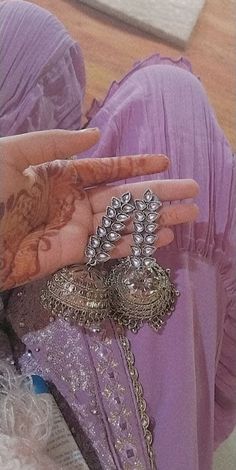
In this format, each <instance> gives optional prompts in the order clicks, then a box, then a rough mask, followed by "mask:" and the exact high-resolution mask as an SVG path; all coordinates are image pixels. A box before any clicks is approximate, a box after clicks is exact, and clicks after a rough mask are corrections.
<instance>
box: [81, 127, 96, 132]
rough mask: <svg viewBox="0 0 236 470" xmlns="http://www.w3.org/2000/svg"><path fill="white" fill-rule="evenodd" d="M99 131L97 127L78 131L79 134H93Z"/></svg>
mask: <svg viewBox="0 0 236 470" xmlns="http://www.w3.org/2000/svg"><path fill="white" fill-rule="evenodd" d="M95 131H99V129H98V127H86V129H80V131H79V132H95Z"/></svg>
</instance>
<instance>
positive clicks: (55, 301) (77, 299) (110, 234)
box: [41, 192, 135, 330]
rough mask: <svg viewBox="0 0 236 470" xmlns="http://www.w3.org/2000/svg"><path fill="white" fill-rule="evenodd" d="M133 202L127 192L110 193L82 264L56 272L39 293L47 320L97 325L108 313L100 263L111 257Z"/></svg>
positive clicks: (104, 274)
mask: <svg viewBox="0 0 236 470" xmlns="http://www.w3.org/2000/svg"><path fill="white" fill-rule="evenodd" d="M134 209H135V206H134V203H133V200H132V195H131V193H130V192H126V193H125V194H123V195H122V196H121V197H120V198H116V197H113V198H112V200H111V205H110V206H108V207H107V209H106V215H104V216H103V217H102V221H101V225H99V226H98V227H97V230H96V234H95V235H92V236H91V237H90V239H89V242H88V245H87V247H86V250H85V255H86V257H87V259H88V262H87V264H86V265H73V266H68V267H66V268H63V269H61V270H60V271H58V272H56V273H55V274H54V275H53V276H52V277H51V278H50V280H49V281H48V282H47V288H46V290H44V291H43V292H42V294H41V302H42V305H43V306H44V307H45V308H46V309H50V311H51V313H52V317H51V320H53V319H55V318H56V317H61V318H63V319H64V320H66V321H69V322H72V323H75V324H79V325H83V326H86V327H89V328H92V329H93V330H94V328H96V330H98V329H99V325H100V324H101V322H102V321H103V320H104V319H105V318H106V317H107V316H109V314H110V296H109V283H108V273H107V271H106V270H105V269H104V267H103V264H104V263H105V262H106V261H108V260H109V259H110V257H111V251H112V250H113V248H114V247H115V243H116V242H117V241H118V240H119V239H120V238H121V235H120V232H121V231H122V230H123V229H124V228H125V223H126V222H127V221H128V220H129V218H130V216H131V214H132V212H133V211H134Z"/></svg>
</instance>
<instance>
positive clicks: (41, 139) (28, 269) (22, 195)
mask: <svg viewBox="0 0 236 470" xmlns="http://www.w3.org/2000/svg"><path fill="white" fill-rule="evenodd" d="M98 137H99V132H98V131H97V130H95V132H94V131H92V130H91V131H88V132H83V133H80V132H79V133H78V132H70V131H45V132H36V133H31V134H27V135H22V136H14V137H9V138H3V139H1V141H0V150H1V152H0V175H1V177H2V184H1V188H3V191H2V192H3V198H2V199H1V202H0V241H1V245H0V274H1V279H0V285H1V287H2V289H7V288H12V287H15V286H16V285H20V284H24V283H26V282H28V281H30V280H33V279H37V278H39V277H43V276H45V275H46V274H50V273H52V272H54V271H55V270H57V269H59V268H61V267H63V266H65V265H69V264H73V263H82V262H84V261H85V259H84V250H85V247H86V244H87V242H88V237H89V235H91V234H92V233H93V232H94V230H95V227H96V226H97V225H98V223H99V221H100V220H101V217H102V215H103V214H104V212H105V210H106V206H107V205H109V202H110V199H111V197H112V196H120V195H121V194H122V193H123V192H125V191H127V187H126V186H125V185H120V186H113V187H112V186H106V183H110V182H112V181H116V180H121V179H124V178H129V177H133V176H139V175H140V176H141V175H146V174H153V173H158V172H160V171H163V170H165V169H166V167H167V165H168V160H167V158H166V157H164V156H160V155H159V156H158V155H150V156H148V155H138V156H127V157H116V158H102V159H82V160H73V161H68V160H56V159H62V158H63V157H65V156H68V155H69V156H71V155H73V154H74V153H79V152H81V151H83V150H84V149H86V148H89V147H91V146H92V145H93V144H94V143H96V141H97V140H98ZM147 187H150V189H151V190H153V191H154V192H157V193H158V194H159V196H160V198H161V199H163V200H174V199H184V198H191V197H193V196H194V195H196V193H197V185H196V183H195V182H194V181H192V180H178V181H151V182H148V183H136V184H130V185H129V190H130V191H132V193H133V195H134V197H138V198H139V197H141V196H142V193H143V192H144V190H145V189H146V188H147ZM86 188H91V189H86ZM196 215H197V208H196V206H195V205H193V204H190V203H189V204H184V205H182V204H176V205H174V206H173V207H171V206H170V207H169V208H168V207H166V208H164V209H162V215H161V218H160V223H161V225H162V226H163V227H162V228H161V230H160V231H159V241H158V244H159V246H161V245H166V244H168V243H170V242H171V241H172V239H173V232H172V230H171V229H170V228H168V227H166V226H170V225H174V224H176V223H182V222H187V221H191V220H194V219H195V217H196ZM131 230H132V228H131V226H128V227H127V228H126V229H125V230H124V236H123V237H122V241H121V242H120V243H119V244H118V246H117V247H116V249H115V250H114V252H113V254H112V256H113V257H117V258H118V257H122V256H126V255H127V254H128V253H129V245H130V242H131Z"/></svg>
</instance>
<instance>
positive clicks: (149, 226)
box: [41, 189, 179, 333]
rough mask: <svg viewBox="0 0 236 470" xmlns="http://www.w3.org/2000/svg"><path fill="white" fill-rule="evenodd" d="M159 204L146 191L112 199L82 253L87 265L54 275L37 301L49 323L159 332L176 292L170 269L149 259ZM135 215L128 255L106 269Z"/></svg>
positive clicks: (169, 312)
mask: <svg viewBox="0 0 236 470" xmlns="http://www.w3.org/2000/svg"><path fill="white" fill-rule="evenodd" d="M161 207H162V203H161V201H160V200H159V199H158V197H157V196H156V195H155V194H153V193H152V191H151V190H149V189H147V190H146V191H145V193H144V196H143V199H137V200H135V201H134V200H133V198H132V195H131V193H130V192H127V193H125V194H123V195H122V196H121V198H116V197H113V198H112V200H111V205H110V206H109V207H107V210H106V214H105V215H104V216H103V218H102V222H101V225H100V226H98V228H97V231H96V234H95V235H92V236H91V237H90V239H89V243H88V245H87V247H86V250H85V255H86V257H87V258H88V262H87V265H72V266H68V267H66V268H63V269H61V270H60V271H58V272H57V273H55V274H54V275H53V276H52V278H51V279H50V280H49V281H48V283H47V289H46V291H43V293H42V296H41V301H42V304H43V306H44V307H45V308H49V309H50V310H51V312H52V318H54V317H58V316H59V317H62V318H63V319H65V320H67V321H70V322H72V323H75V324H78V325H82V326H85V327H88V328H92V329H93V330H94V331H96V329H97V330H99V329H100V325H101V323H102V321H103V320H105V319H106V318H107V317H108V318H110V319H112V320H114V321H115V322H117V323H118V324H120V325H122V326H123V327H125V328H128V329H130V330H131V331H132V332H134V333H136V332H137V331H138V330H139V328H140V327H142V326H143V324H144V323H148V324H149V325H150V326H152V327H153V328H154V329H155V330H159V329H160V328H161V327H162V326H163V325H164V323H165V320H166V319H167V318H168V317H169V316H170V315H171V313H172V312H173V311H174V308H175V303H176V298H177V296H178V295H179V292H178V290H176V289H175V287H174V285H173V284H172V283H171V281H170V270H169V269H164V268H163V267H161V266H160V265H159V264H157V262H156V259H155V258H154V257H153V255H154V253H155V251H156V247H155V241H156V239H157V234H156V233H155V232H156V230H157V229H158V228H159V225H158V218H159V216H160V212H159V211H160V209H161ZM133 213H134V221H133V226H134V231H133V235H132V236H133V244H132V246H131V251H132V254H131V256H129V257H127V258H124V259H122V260H121V261H119V262H118V263H116V264H115V265H114V266H112V267H111V268H110V271H108V270H105V269H104V267H103V266H102V267H101V265H103V264H104V263H105V262H107V261H108V260H110V257H111V251H112V250H113V248H114V247H115V244H116V243H117V241H119V240H120V238H121V234H120V232H121V231H122V230H124V228H125V224H126V222H127V221H128V220H129V219H130V217H131V215H132V214H133Z"/></svg>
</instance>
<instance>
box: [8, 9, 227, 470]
mask: <svg viewBox="0 0 236 470" xmlns="http://www.w3.org/2000/svg"><path fill="white" fill-rule="evenodd" d="M0 16H1V17H0V19H1V22H0V24H1V26H0V38H1V70H2V71H3V73H2V74H1V77H0V88H1V98H0V132H1V135H10V134H14V133H21V132H28V131H31V130H41V129H51V128H68V129H71V128H79V127H80V118H81V105H82V99H83V93H84V87H85V80H84V66H83V60H82V55H81V51H80V48H79V46H78V44H76V43H74V42H73V40H72V39H71V38H70V37H69V35H68V33H67V32H66V31H65V30H64V28H63V26H62V25H61V24H60V23H59V22H58V21H57V20H56V19H55V18H54V17H53V16H52V15H50V14H48V13H46V12H45V11H44V10H42V9H40V8H38V7H36V6H34V5H31V4H29V3H28V2H27V3H22V2H19V1H17V2H14V1H11V2H10V3H8V2H7V3H5V2H3V3H1V5H0ZM89 119H90V121H89V126H93V127H94V126H98V127H99V128H100V129H101V135H102V137H101V140H100V142H99V143H98V144H97V146H96V147H95V148H93V149H92V150H90V151H88V152H86V153H84V154H83V157H85V156H86V157H88V156H96V157H103V156H108V155H109V156H110V155H111V156H113V155H127V154H134V153H157V152H160V153H166V154H167V155H168V156H169V157H170V160H171V166H170V168H169V169H168V171H166V172H165V173H162V174H161V175H153V179H156V178H164V179H166V178H194V179H195V180H196V181H197V182H198V183H199V185H200V194H199V196H198V198H197V203H198V204H199V207H200V215H199V217H198V220H197V222H196V223H194V224H185V225H183V226H177V227H176V228H175V241H174V242H173V243H172V244H171V245H169V246H168V247H166V248H162V249H159V250H158V252H157V258H158V261H159V262H160V264H162V265H163V266H165V267H170V268H171V271H172V279H173V281H175V283H176V285H177V287H178V289H179V290H180V292H181V296H180V298H179V299H178V303H177V307H176V310H175V312H174V314H173V316H172V317H171V318H170V319H169V321H168V323H167V325H166V327H165V328H164V330H163V331H162V332H161V333H156V332H155V331H154V330H152V329H151V328H150V327H148V326H144V327H143V328H142V329H141V330H140V331H139V333H138V334H136V335H135V334H132V333H127V334H126V339H125V340H123V341H120V339H119V330H118V328H117V327H116V326H115V325H114V324H112V323H111V322H109V321H108V322H106V324H104V328H103V330H102V332H101V333H91V332H90V333H88V332H86V331H85V330H84V329H83V328H78V327H72V326H70V325H68V324H66V323H64V322H63V321H62V320H57V321H55V322H54V323H51V324H50V323H49V312H46V311H45V310H43V309H42V307H41V305H40V291H41V289H42V287H43V286H44V285H45V280H44V281H40V282H35V283H33V284H31V285H30V286H27V287H26V286H25V287H23V288H19V289H16V290H15V291H14V292H13V293H12V295H11V298H10V301H9V304H8V309H7V315H8V319H9V321H10V323H11V325H12V339H13V340H14V341H13V342H14V344H15V355H16V356H17V358H18V361H19V364H20V365H21V367H22V370H23V371H26V372H29V373H31V372H35V371H37V372H39V373H41V374H42V375H43V376H44V377H45V378H46V379H47V380H48V381H49V382H50V383H51V384H52V388H53V390H54V391H55V394H56V396H57V397H58V399H59V403H60V404H61V407H62V409H63V411H64V413H65V416H66V418H67V419H68V422H69V424H70V426H71V429H72V431H73V433H74V435H75V438H76V439H77V441H78V443H79V445H80V446H81V449H82V452H83V454H84V457H85V459H86V460H87V462H88V464H89V466H90V468H91V469H93V470H94V469H95V470H96V469H104V470H115V469H124V470H141V469H142V470H149V469H151V468H158V469H159V470H170V469H171V470H209V469H210V468H211V466H212V455H213V449H214V447H217V446H218V445H219V443H220V442H222V441H223V440H224V439H225V438H226V437H227V436H228V435H229V433H230V432H231V431H232V430H233V427H234V425H235V422H236V324H235V323H236V322H235V320H236V318H235V313H236V305H235V304H236V298H235V297H236V296H235V264H234V263H235V232H236V230H235V222H236V220H235V161H234V159H233V156H232V152H231V150H230V147H229V145H228V142H227V141H226V139H225V137H224V134H223V132H222V130H221V129H220V128H219V126H218V124H217V121H216V118H215V116H214V113H213V111H212V109H211V107H210V106H209V103H208V101H207V97H206V94H205V92H204V90H203V88H202V85H201V83H200V82H199V80H198V79H197V78H196V77H195V76H194V75H193V74H192V73H191V67H190V65H189V63H188V62H187V61H186V60H184V59H180V60H178V61H172V60H171V59H168V58H162V57H160V56H159V55H154V56H153V57H151V58H149V59H146V60H145V61H143V62H141V63H139V64H137V65H136V66H135V67H134V69H133V70H132V71H130V72H129V73H128V74H127V75H126V76H125V77H124V78H123V79H122V80H121V81H120V82H119V83H117V82H115V83H113V84H112V86H111V88H110V90H109V92H108V94H107V97H106V99H105V101H104V102H103V103H102V104H99V103H97V102H94V104H93V106H92V108H91V110H90V113H89ZM83 157H80V158H83ZM140 179H141V178H139V180H140ZM142 179H143V180H145V179H150V177H148V178H146V177H144V178H142ZM137 181H138V179H137ZM126 183H127V187H128V184H129V180H127V181H126ZM15 335H16V337H17V338H20V340H21V342H17V340H16V338H15V339H14V336H15ZM22 345H23V346H24V347H23V348H22ZM131 351H132V352H131ZM140 384H142V386H141V385H140ZM148 417H149V418H148ZM148 419H150V422H149V421H148ZM151 435H152V437H153V443H152V445H151Z"/></svg>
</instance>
